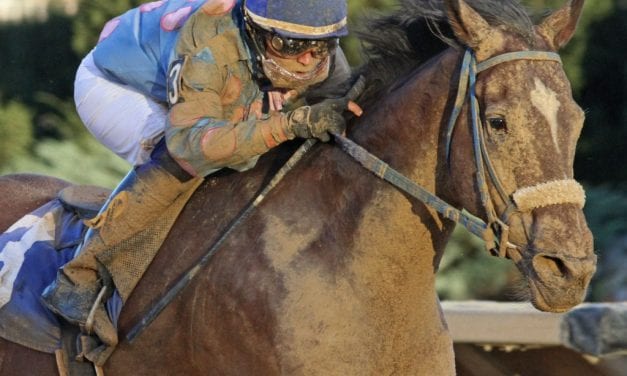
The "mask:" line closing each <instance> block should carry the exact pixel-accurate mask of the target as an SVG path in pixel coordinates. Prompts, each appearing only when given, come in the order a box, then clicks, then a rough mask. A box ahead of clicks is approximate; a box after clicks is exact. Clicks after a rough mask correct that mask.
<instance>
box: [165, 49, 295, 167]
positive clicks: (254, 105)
mask: <svg viewBox="0 0 627 376" xmlns="http://www.w3.org/2000/svg"><path fill="white" fill-rule="evenodd" d="M242 81H243V79H241V78H240V77H236V76H235V75H234V74H233V73H232V72H231V71H229V70H227V69H221V68H220V67H218V66H217V65H215V64H208V63H204V62H199V61H197V60H193V59H188V61H187V62H186V63H185V64H183V66H182V70H181V77H180V79H178V83H175V84H174V85H175V86H177V91H176V93H175V94H171V95H170V99H171V102H172V103H171V107H170V111H169V114H168V118H167V126H166V130H165V136H166V143H167V147H168V151H169V152H170V154H171V155H172V156H173V157H174V159H175V160H176V161H177V162H178V163H179V164H180V165H181V166H182V167H183V168H184V169H185V170H187V171H188V172H189V173H191V174H192V175H195V176H207V175H209V174H211V173H213V172H215V171H217V170H219V169H221V168H224V167H230V168H233V169H236V170H245V169H248V168H250V167H252V166H254V164H255V162H256V157H257V156H259V155H261V154H263V153H265V152H267V151H268V150H269V149H271V148H272V147H274V146H277V145H279V144H280V143H282V142H284V141H286V140H288V139H293V138H294V137H295V134H294V132H292V131H291V130H290V129H289V124H288V118H287V116H286V115H285V114H283V113H279V112H272V113H271V114H262V113H261V107H262V106H261V99H262V95H263V94H262V93H261V92H260V91H259V90H258V89H251V87H252V86H251V83H250V82H242ZM247 88H248V91H247V92H245V90H247ZM229 92H230V93H229ZM246 96H248V97H249V98H246ZM172 97H174V98H172ZM238 103H241V105H237V104H238Z"/></svg>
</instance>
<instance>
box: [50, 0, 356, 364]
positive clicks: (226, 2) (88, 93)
mask: <svg viewBox="0 0 627 376" xmlns="http://www.w3.org/2000/svg"><path fill="white" fill-rule="evenodd" d="M346 34H347V28H346V2H345V0H320V1H315V2H314V1H304V0H207V1H195V2H194V1H189V0H170V1H163V0H161V1H155V2H152V3H146V4H143V5H141V6H139V7H138V8H135V9H132V10H130V11H128V12H126V13H125V14H123V15H121V16H119V17H117V18H115V19H113V20H111V21H109V23H107V25H105V27H104V29H103V32H102V34H101V36H100V40H99V42H98V44H97V46H96V47H95V48H94V50H92V52H90V53H89V54H88V55H87V56H86V58H85V59H84V60H83V62H82V64H81V66H80V67H79V69H78V72H77V78H76V83H75V101H76V107H77V111H78V113H79V115H80V116H81V119H82V120H83V121H84V123H85V125H86V126H87V128H88V129H89V130H90V132H91V133H93V134H94V136H95V137H96V138H97V139H98V140H100V141H101V142H102V143H103V144H104V145H106V146H107V147H109V148H110V149H111V150H113V151H114V152H115V153H116V154H118V155H119V156H121V157H122V158H125V159H126V160H128V161H129V162H130V163H132V164H133V165H134V166H135V167H134V168H133V169H132V170H131V171H130V172H129V174H128V175H127V176H126V177H125V178H124V180H123V181H122V182H121V183H120V184H119V186H118V187H117V188H116V189H115V191H114V192H113V194H112V195H111V198H110V199H109V201H108V203H107V204H106V205H105V208H103V210H102V211H101V212H100V214H99V215H98V216H97V217H96V218H94V219H93V220H91V221H90V222H89V224H90V229H89V231H88V232H87V234H86V236H85V239H84V241H83V243H82V244H81V246H80V247H79V250H78V251H77V257H76V258H75V259H74V260H72V261H70V262H69V263H68V264H66V265H65V266H64V267H63V268H62V269H60V270H59V273H58V275H57V279H56V280H55V282H54V283H53V284H52V285H50V286H49V287H48V288H47V289H46V290H45V291H44V293H43V301H44V303H45V304H46V305H47V306H48V307H49V308H50V309H51V310H52V311H54V312H55V313H56V314H58V315H59V316H61V317H63V318H64V319H65V320H67V321H69V322H70V323H74V324H78V325H80V326H81V327H84V326H85V325H86V321H87V318H88V316H89V317H90V319H91V320H93V325H91V324H90V325H89V326H90V327H91V328H90V329H93V332H94V333H95V334H96V335H97V336H98V337H99V339H100V340H101V341H102V342H103V343H104V344H105V345H106V346H109V348H112V347H113V346H115V345H116V344H117V333H116V329H115V328H114V326H113V324H112V323H111V321H110V318H109V317H108V315H107V313H106V311H105V307H104V304H103V303H102V300H101V297H102V295H103V294H104V295H105V296H109V295H111V290H113V286H115V288H116V289H117V291H118V293H119V295H120V296H121V298H122V301H126V299H127V298H128V296H129V294H130V292H131V291H132V289H133V288H134V287H135V285H136V284H137V282H138V280H139V278H140V277H141V275H138V276H135V277H134V278H135V279H133V278H131V280H129V279H128V278H129V277H128V276H124V277H123V279H124V280H125V281H124V284H123V285H124V286H121V285H122V284H121V283H118V280H119V278H120V277H119V276H117V275H116V271H115V270H109V269H108V268H107V267H106V265H105V263H104V262H103V261H102V255H103V254H104V253H105V252H106V253H107V257H112V255H111V254H110V253H111V249H112V248H113V247H116V246H117V247H116V248H115V249H119V246H120V244H123V243H122V242H124V241H125V240H127V239H129V238H131V237H132V236H134V235H136V234H138V233H139V232H140V231H142V230H143V229H145V228H146V227H147V226H148V225H150V224H151V223H152V222H154V221H155V219H156V218H158V217H159V216H160V214H161V213H163V212H164V211H165V210H166V209H167V208H168V206H169V205H171V204H172V203H173V202H174V201H175V200H176V199H177V198H178V197H180V196H181V195H183V194H185V193H188V192H189V191H190V190H191V189H194V188H196V187H197V186H198V185H197V184H195V183H194V182H197V181H198V180H199V179H201V178H203V177H206V176H207V175H209V174H211V173H213V172H215V171H217V170H220V169H222V168H225V167H228V168H231V169H235V170H238V171H244V170H247V169H250V168H252V167H254V166H255V164H256V162H257V159H258V158H259V156H260V155H261V154H263V153H265V152H267V151H268V150H269V149H271V148H273V147H275V146H277V145H279V144H281V143H282V142H284V141H287V140H291V139H294V138H296V137H300V138H319V139H321V140H323V141H327V140H328V139H329V134H328V132H338V131H339V132H341V131H343V129H344V127H345V123H344V119H343V117H342V112H343V111H344V110H347V109H348V107H350V111H352V112H354V113H355V114H356V115H360V114H361V109H360V108H359V107H358V106H357V105H356V104H354V103H352V102H350V103H349V105H348V106H347V108H345V109H337V108H335V107H334V106H328V105H325V102H321V103H319V104H314V105H311V106H300V107H298V106H293V108H294V109H292V110H291V111H287V110H285V109H284V108H283V106H284V105H286V103H287V101H293V100H295V98H296V97H298V96H299V95H300V94H302V93H304V92H305V91H306V90H307V89H309V88H312V87H320V86H325V85H329V86H331V84H335V83H338V82H343V81H346V80H347V79H348V78H349V77H350V68H349V66H348V63H347V62H346V59H345V57H344V55H343V53H342V51H341V50H340V49H339V48H338V39H339V37H342V36H344V35H346ZM122 253H124V252H122ZM129 257H130V254H129ZM142 272H143V270H142ZM105 291H106V293H105ZM99 296H100V297H99ZM90 312H91V315H90ZM89 331H92V330H89ZM88 358H89V357H88ZM94 358H96V359H99V358H98V355H95V356H94ZM90 359H91V360H93V359H92V358H90ZM102 359H103V358H100V359H99V363H102V362H103V360H102ZM104 359H106V357H105V358H104Z"/></svg>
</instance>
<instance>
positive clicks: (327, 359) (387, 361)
mask: <svg viewBox="0 0 627 376" xmlns="http://www.w3.org/2000/svg"><path fill="white" fill-rule="evenodd" d="M432 3H434V4H435V8H437V9H435V8H432ZM471 3H472V6H473V7H472V8H471V7H469V6H468V5H467V4H466V3H465V2H464V1H461V0H450V1H446V4H444V5H442V4H439V3H437V2H432V1H414V2H409V1H405V2H404V3H403V6H402V9H400V10H399V11H398V12H397V13H395V14H393V15H392V16H390V17H388V18H384V19H382V20H379V21H376V22H375V24H373V25H375V26H378V27H379V28H378V29H377V31H376V34H377V35H378V36H379V37H377V36H374V35H371V36H370V37H368V36H364V38H365V39H366V40H368V42H369V43H371V44H373V45H372V46H371V52H373V56H374V57H373V58H372V60H371V61H370V63H369V65H368V67H367V70H366V75H367V76H368V82H370V83H371V84H375V83H376V82H377V79H381V78H383V80H384V81H385V83H386V84H387V85H382V86H381V88H382V89H381V90H375V91H377V95H376V98H377V99H376V100H374V101H372V102H368V103H370V105H369V106H368V107H367V112H366V114H365V115H364V116H363V118H362V119H361V120H359V121H358V122H357V124H354V126H353V128H352V131H351V132H350V133H349V137H350V138H351V139H353V140H354V141H356V142H357V143H358V144H360V145H362V146H364V147H365V148H367V149H368V150H370V151H371V152H372V153H374V154H375V155H377V156H379V157H381V158H382V159H383V160H385V161H386V162H387V163H389V165H390V166H392V167H394V168H396V169H398V170H400V171H401V172H402V173H404V174H405V175H406V176H408V177H409V178H411V179H412V180H414V181H415V182H417V183H419V184H420V185H421V186H423V187H425V188H426V189H428V190H430V191H431V192H434V193H436V194H437V195H438V196H439V197H441V198H442V199H444V200H446V201H448V202H450V203H451V204H454V205H455V206H456V207H464V208H466V209H467V210H468V211H470V212H471V213H473V214H475V215H477V216H479V217H481V218H483V219H484V220H490V219H491V218H492V219H494V216H495V215H496V216H497V217H500V218H501V219H504V220H505V221H506V222H508V224H509V243H511V245H512V246H511V247H509V248H508V249H505V253H506V254H507V255H508V256H509V257H510V258H511V259H513V260H514V261H515V262H516V264H517V265H518V267H519V269H520V271H521V272H522V274H523V275H524V276H525V277H526V279H527V281H528V282H529V285H530V289H531V296H532V302H533V303H534V305H535V306H536V307H537V308H539V309H541V310H546V311H563V310H567V309H569V308H570V307H572V306H573V305H575V304H577V303H579V302H580V301H581V300H582V298H583V295H584V293H585V289H586V287H587V284H588V282H589V280H590V277H591V274H592V272H593V270H594V265H595V257H594V254H593V251H592V237H591V234H590V232H589V230H588V228H587V226H586V224H585V219H584V217H583V213H582V211H581V206H582V205H583V197H582V193H581V192H580V191H579V186H578V185H577V184H576V183H575V182H574V180H572V179H573V168H572V165H573V158H574V150H575V144H576V140H577V138H578V136H579V131H580V129H581V127H582V124H583V113H582V111H581V109H580V108H579V107H578V106H577V105H576V104H575V103H574V101H573V99H572V96H571V92H570V86H569V83H568V80H567V78H566V76H565V74H564V71H563V69H562V66H561V64H560V63H559V61H556V60H555V59H554V58H551V59H538V58H531V57H518V58H514V59H511V58H510V59H504V61H498V60H497V61H495V60H492V62H496V63H497V64H495V65H493V66H488V67H485V66H484V67H483V68H484V69H483V70H482V72H481V73H478V75H477V76H476V78H477V81H476V84H475V85H473V86H474V90H472V91H474V92H476V98H477V103H476V106H472V105H471V104H469V101H468V100H466V99H465V97H462V98H461V100H463V101H461V104H463V106H456V105H455V102H456V94H457V92H458V86H461V88H462V89H465V88H466V86H467V85H458V82H459V80H460V78H461V79H462V80H463V79H464V77H465V76H464V75H463V74H460V66H461V65H462V59H463V55H464V49H463V48H447V49H445V48H444V47H443V48H442V50H443V52H441V53H439V54H438V55H437V56H434V57H431V58H430V60H429V61H427V62H426V63H425V64H422V65H421V67H420V68H419V69H412V70H410V69H405V68H409V67H412V68H417V66H418V65H419V61H418V60H417V59H414V58H413V57H414V54H415V49H413V47H416V48H418V49H420V48H422V47H423V46H425V45H426V44H420V45H416V44H412V43H413V42H412V40H411V38H412V37H413V34H412V33H413V32H415V31H416V30H419V29H420V27H424V25H425V15H430V17H432V19H431V22H433V25H435V24H437V25H439V29H440V30H444V29H445V28H446V27H447V26H451V29H452V30H453V31H454V39H455V40H456V43H458V44H460V45H463V46H465V47H467V48H470V49H471V50H472V51H474V56H475V57H476V60H477V61H478V63H479V64H481V63H482V62H484V61H486V60H487V59H489V58H492V57H494V56H510V57H511V55H503V54H507V53H510V52H519V51H530V50H532V51H555V50H557V49H559V48H560V47H562V46H563V45H564V44H565V43H566V42H567V41H568V40H569V39H570V37H571V36H572V34H573V33H574V30H575V26H576V23H577V19H578V17H579V13H580V11H581V8H582V1H573V2H572V3H569V4H568V5H566V6H565V7H564V8H562V9H561V10H559V11H557V12H555V13H553V14H552V15H551V16H549V17H548V18H547V19H546V20H545V21H543V22H542V23H541V24H540V25H538V26H533V25H532V24H531V22H530V21H529V18H528V17H527V15H526V14H525V13H524V12H523V10H522V8H521V7H519V6H518V5H517V4H514V3H512V2H510V1H500V0H498V1H497V0H493V1H491V0H476V1H472V2H471ZM473 8H474V9H475V10H473ZM421 25H422V26H421ZM433 25H432V29H434V27H433ZM424 29H425V30H426V28H424ZM423 37H424V36H423ZM430 37H431V38H432V40H431V43H432V44H433V43H435V42H434V41H435V40H436V38H434V37H433V36H431V35H430ZM390 38H392V39H390ZM408 38H409V40H408ZM377 41H379V42H381V43H379V42H377ZM377 45H378V47H377ZM412 46H413V47H412ZM536 57H537V56H536ZM467 67H468V69H472V68H473V67H474V64H473V63H472V62H471V63H470V64H467ZM392 69H393V70H394V71H395V72H396V77H393V80H392V79H388V78H389V77H390V75H389V73H390V72H391V70H392ZM471 76H472V75H471ZM371 94H372V93H371ZM372 95H373V97H374V94H372ZM473 107H474V109H473ZM457 109H459V110H460V111H459V113H460V115H459V117H458V120H457V122H456V123H457V124H456V126H455V127H454V128H451V127H448V126H447V125H448V124H447V122H448V119H449V118H450V117H451V112H454V111H456V110H457ZM473 111H476V112H477V116H478V117H479V121H480V124H479V128H478V130H477V131H478V132H480V133H481V134H482V135H483V136H484V138H483V141H482V142H483V143H484V145H483V148H479V146H480V145H476V142H475V143H474V144H473V137H474V136H476V135H473V132H474V131H473V130H472V129H473V128H472V127H471V126H470V125H471V123H472V121H471V119H472V117H471V115H470V114H471V113H472V112H473ZM449 131H451V132H452V134H451V137H448V136H449V135H448V133H449ZM449 143H450V154H449V150H448V145H449ZM476 148H479V149H483V150H484V153H481V151H479V155H481V154H486V156H487V155H489V157H490V160H491V167H490V168H489V170H492V171H493V173H494V175H496V177H497V178H498V179H495V180H492V179H490V178H488V179H487V180H486V182H485V184H481V182H479V184H478V183H477V181H476V180H475V175H476V172H477V169H478V167H477V166H478V164H476V163H475V162H476V161H475V159H476V158H478V157H477V154H476V153H473V149H476ZM284 154H285V153H284V152H283V151H281V150H279V151H277V152H276V153H274V154H272V155H268V156H266V157H264V158H263V159H262V160H261V162H260V164H259V166H258V167H257V168H255V169H254V170H253V171H249V172H246V173H238V174H229V173H223V174H220V176H212V177H210V178H208V179H207V181H206V182H205V183H204V185H203V186H201V188H200V189H199V191H198V192H197V193H196V195H195V196H194V197H193V198H192V200H191V201H190V202H189V204H188V206H187V207H186V209H185V210H184V212H183V214H182V216H181V218H180V219H179V221H178V223H177V225H176V226H175V227H174V229H173V230H172V232H171V233H170V236H169V238H168V240H167V241H166V243H165V244H164V247H163V248H162V250H161V252H160V253H159V255H158V256H157V258H156V259H155V260H154V262H153V264H152V265H151V268H150V270H149V271H148V273H147V275H146V276H145V278H144V279H143V280H142V282H141V283H140V285H139V286H138V288H137V289H136V291H135V293H134V295H133V296H132V297H131V299H130V300H129V302H128V304H127V306H126V307H125V309H124V311H123V313H122V317H121V322H120V324H121V331H122V334H123V335H124V334H126V333H127V332H128V330H129V328H131V327H132V326H133V325H134V324H135V323H136V322H137V321H138V320H139V319H140V318H141V317H142V315H143V313H145V312H146V310H147V309H148V307H150V306H151V304H152V303H153V302H154V300H155V299H156V298H157V297H159V296H160V295H162V294H163V293H164V291H165V290H166V289H167V287H168V286H170V285H171V284H172V282H173V281H175V280H176V278H177V277H178V276H179V275H180V274H181V273H182V272H183V271H184V270H186V269H187V268H189V267H190V266H191V265H192V264H193V263H194V261H195V260H197V259H198V258H199V257H200V256H201V255H202V254H203V252H204V250H205V249H207V248H208V247H210V246H211V244H212V243H213V242H214V241H215V240H216V238H218V237H219V235H220V233H221V232H222V231H224V229H225V227H226V226H227V223H228V222H229V221H230V220H232V219H233V218H234V216H235V215H236V213H237V212H238V211H239V210H240V209H241V208H242V207H243V206H244V205H245V203H246V202H248V200H250V199H251V198H252V197H254V194H255V192H257V191H258V190H259V189H260V188H261V187H262V186H263V184H264V182H266V181H267V180H268V177H269V176H271V174H272V172H273V171H275V170H276V166H277V165H278V164H279V163H277V161H278V160H282V159H284V158H283V155H284ZM486 156H484V157H486ZM483 164H487V162H486V163H483ZM484 167H485V166H480V168H484ZM486 169H488V168H487V167H486ZM497 180H498V181H499V184H498V185H497V184H495V183H494V181H497ZM1 187H7V186H5V185H2V186H1ZM484 188H485V189H484ZM7 191H8V188H5V189H4V190H3V192H4V193H3V194H2V196H3V199H4V198H6V197H10V195H11V194H19V193H20V192H13V193H11V192H7ZM499 191H502V192H499ZM512 202H513V203H515V204H514V205H512ZM25 211H26V210H24V212H25ZM13 215H15V214H13ZM505 217H507V218H505ZM453 226H454V223H453V222H451V221H449V220H445V219H443V218H442V217H441V216H439V215H437V213H435V212H434V211H433V210H432V209H430V208H427V207H426V206H425V205H424V204H422V203H421V202H419V201H418V200H415V199H413V198H412V197H410V196H409V195H407V194H404V193H401V192H400V191H399V190H397V189H395V188H393V187H392V186H391V185H389V184H387V183H385V182H383V181H381V180H378V179H377V178H376V177H375V176H374V175H373V174H370V173H367V172H365V170H363V169H362V167H360V166H359V165H358V164H357V163H355V162H354V161H353V160H352V159H351V158H350V157H348V156H347V155H346V154H344V153H343V152H342V151H341V150H340V149H339V148H337V147H334V146H333V145H319V146H318V147H316V148H314V150H312V151H311V152H310V153H309V154H308V155H307V156H306V157H305V158H304V159H303V160H302V161H301V162H300V163H299V165H298V166H297V168H295V169H294V170H293V171H292V172H291V173H290V174H289V175H287V176H286V178H285V180H284V181H283V182H282V183H281V184H280V185H279V186H277V187H276V188H275V189H274V190H273V191H272V192H271V194H270V195H269V196H268V197H267V198H266V200H265V201H264V203H263V204H262V205H261V206H260V207H259V208H258V210H257V211H256V212H255V213H254V214H253V215H252V216H251V217H249V218H248V220H247V222H246V224H245V226H242V227H240V228H239V229H238V230H237V231H235V232H234V233H233V234H232V236H230V237H229V238H228V240H227V241H226V242H225V244H224V246H223V248H222V249H221V250H220V252H218V253H217V254H216V255H215V257H214V258H213V259H212V260H211V263H210V264H209V266H208V267H207V268H206V270H204V271H203V273H202V274H200V275H199V276H198V277H197V278H196V279H195V280H193V282H192V283H191V284H190V285H189V286H188V287H187V288H186V289H185V290H184V291H183V293H182V294H181V295H180V296H179V297H178V298H177V299H175V300H174V301H173V302H172V303H171V304H170V305H169V306H168V307H167V308H166V309H165V310H164V311H163V313H162V314H161V315H160V316H159V317H158V318H157V320H155V321H154V323H153V324H152V325H151V326H150V327H149V328H148V330H146V331H145V332H143V333H142V334H141V336H140V337H139V338H138V339H137V340H136V341H135V342H133V343H132V344H129V343H127V342H125V341H123V342H122V343H121V344H120V346H119V348H118V350H117V352H116V353H114V355H113V356H112V357H111V359H110V360H109V361H108V363H107V364H106V367H105V372H106V373H108V374H112V375H125V374H133V375H149V374H150V375H152V374H155V373H157V374H185V375H195V374H198V375H200V374H202V375H206V374H216V375H253V374H254V375H271V374H288V375H294V374H297V375H298V374H302V375H305V374H320V375H335V374H338V375H340V374H341V375H367V374H371V375H372V374H392V373H395V374H401V375H441V374H453V373H454V372H455V371H454V358H453V350H452V343H451V338H450V336H449V334H448V332H447V328H446V324H445V322H444V319H443V317H442V314H441V310H440V306H439V302H438V298H437V296H436V293H435V289H434V280H435V272H436V270H437V266H438V263H439V261H440V258H441V256H442V252H443V249H444V245H445V243H446V241H447V239H448V237H449V235H450V233H451V231H452V228H453ZM514 245H515V246H514ZM469 325H470V324H469ZM0 370H1V371H2V374H19V373H21V372H22V371H23V370H29V373H32V374H39V375H43V374H54V373H55V372H56V371H55V361H54V357H53V356H52V355H48V354H43V353H37V352H34V351H31V350H28V349H25V348H20V347H19V346H16V345H13V344H10V343H7V342H6V341H2V342H0Z"/></svg>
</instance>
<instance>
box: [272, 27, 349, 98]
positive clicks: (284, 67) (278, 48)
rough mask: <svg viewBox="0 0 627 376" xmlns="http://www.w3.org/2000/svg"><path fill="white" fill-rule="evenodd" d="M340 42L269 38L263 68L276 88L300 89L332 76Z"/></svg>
mask: <svg viewBox="0 0 627 376" xmlns="http://www.w3.org/2000/svg"><path fill="white" fill-rule="evenodd" d="M336 46H337V40H331V41H325V40H302V39H301V40H298V39H289V38H283V37H280V36H277V35H269V36H268V37H267V38H266V40H265V47H266V49H265V56H264V59H263V60H262V68H263V72H264V74H265V75H266V77H267V78H268V79H269V80H270V82H272V85H273V86H274V87H275V88H284V89H297V88H302V87H307V86H311V85H314V84H317V83H319V82H322V81H324V80H325V79H326V78H327V77H328V76H329V69H330V65H331V63H330V62H331V56H332V53H333V51H334V50H335V48H336Z"/></svg>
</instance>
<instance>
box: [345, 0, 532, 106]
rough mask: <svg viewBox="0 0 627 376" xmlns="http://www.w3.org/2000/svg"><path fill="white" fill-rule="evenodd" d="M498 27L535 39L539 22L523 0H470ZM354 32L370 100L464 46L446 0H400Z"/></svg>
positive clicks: (364, 98)
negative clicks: (449, 17) (450, 19)
mask: <svg viewBox="0 0 627 376" xmlns="http://www.w3.org/2000/svg"><path fill="white" fill-rule="evenodd" d="M466 1H467V2H468V3H469V5H470V6H472V7H473V8H474V9H475V10H476V11H477V12H478V13H479V14H481V16H482V17H484V18H485V19H486V20H487V21H488V22H489V23H490V24H491V25H492V26H504V27H505V28H507V30H508V31H510V32H512V33H515V34H518V35H520V36H521V37H523V38H524V39H525V40H528V41H529V42H531V41H532V35H533V23H532V21H531V18H530V16H529V13H528V11H527V9H526V8H525V7H524V6H522V5H521V4H520V3H519V2H518V1H517V0H466ZM353 33H354V34H355V35H356V36H357V37H358V38H359V40H360V42H361V44H362V53H363V60H364V61H365V63H364V64H363V66H362V67H361V68H360V69H359V71H360V74H363V75H364V76H365V77H366V82H367V83H368V84H367V86H368V89H367V90H366V92H365V93H364V95H363V96H362V98H361V99H360V103H362V104H365V105H368V104H370V103H371V102H372V101H373V100H374V99H376V98H377V97H378V96H379V95H380V93H381V91H382V90H384V89H385V88H386V87H388V86H389V85H391V84H392V83H394V82H395V81H397V80H398V78H399V77H402V76H404V75H406V74H407V73H409V72H410V71H412V70H413V69H415V68H416V67H418V66H419V65H420V64H422V63H424V62H425V61H427V60H429V59H430V58H431V57H433V56H435V55H437V54H438V53H440V52H441V51H443V50H444V49H446V48H447V47H449V46H452V47H455V48H459V47H462V46H461V45H460V44H459V42H458V41H457V40H456V39H455V38H454V36H453V33H452V30H451V28H450V26H449V24H448V22H447V20H446V13H445V10H444V4H443V1H442V0H398V3H397V4H396V5H395V6H394V8H393V10H392V11H391V12H387V13H375V14H370V15H367V16H366V15H365V16H363V17H362V20H361V22H359V24H358V25H357V26H356V27H355V28H354V30H353Z"/></svg>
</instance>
